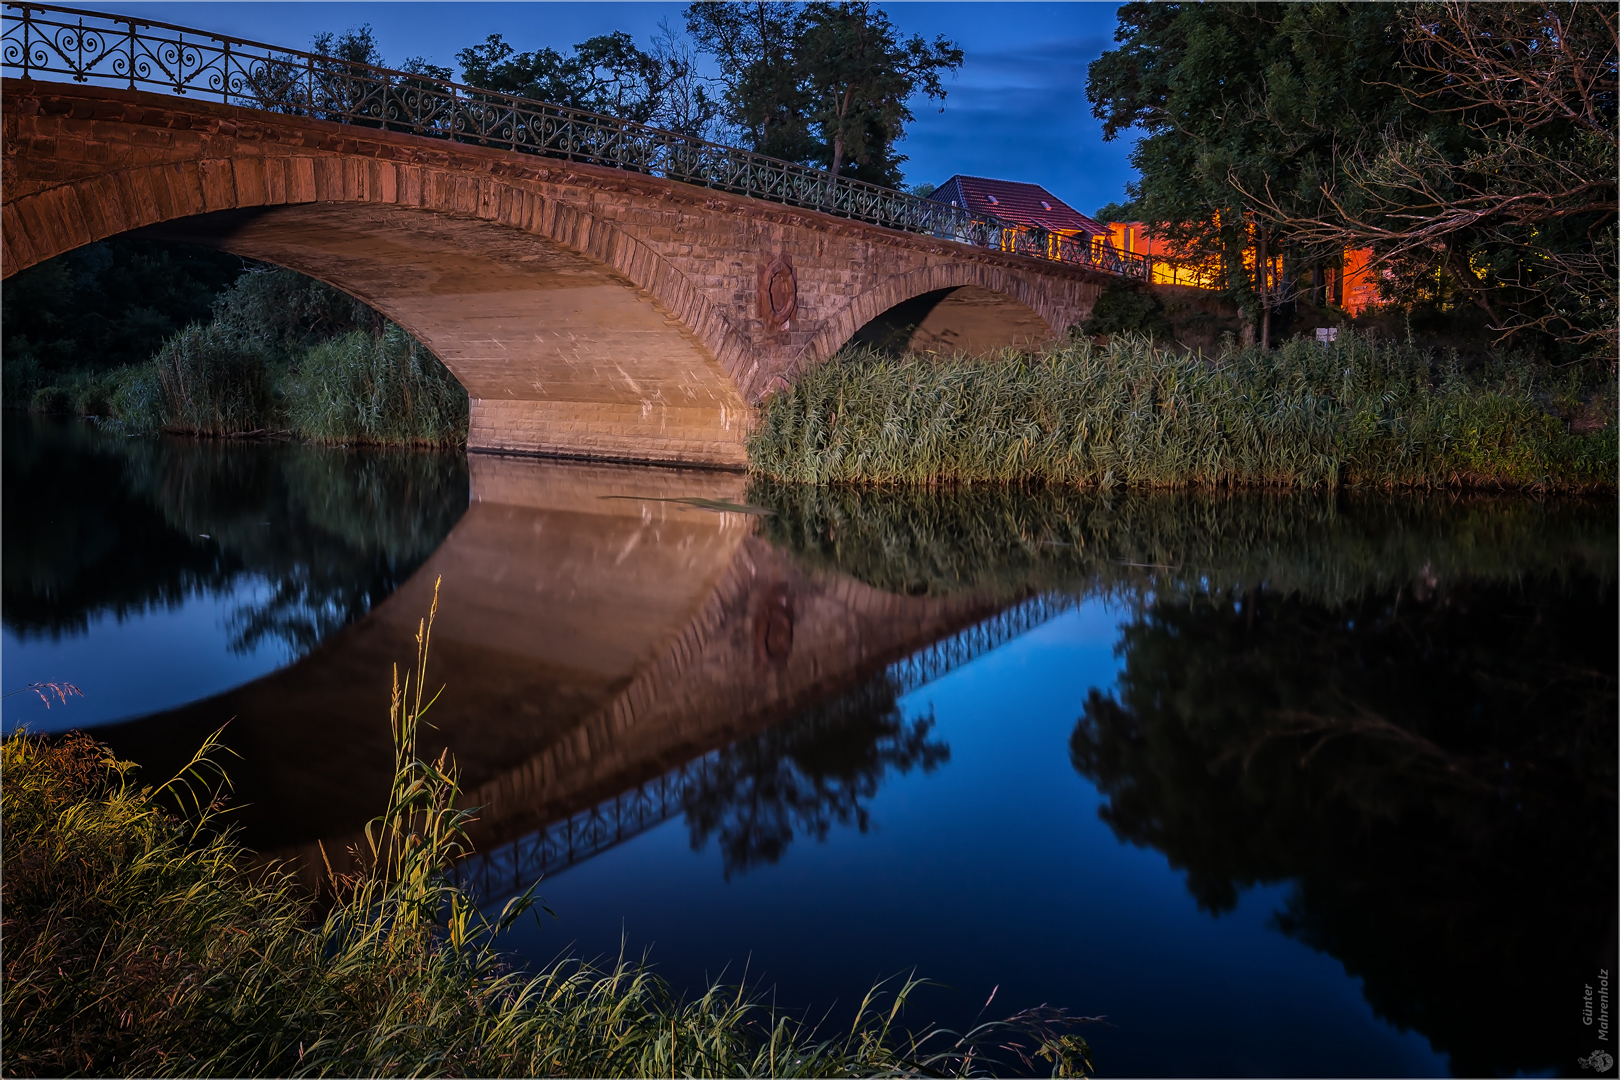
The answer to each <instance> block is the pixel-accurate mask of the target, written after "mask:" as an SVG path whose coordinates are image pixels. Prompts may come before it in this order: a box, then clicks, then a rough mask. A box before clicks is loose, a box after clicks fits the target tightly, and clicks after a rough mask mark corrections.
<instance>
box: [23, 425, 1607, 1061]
mask: <svg viewBox="0 0 1620 1080" xmlns="http://www.w3.org/2000/svg"><path fill="white" fill-rule="evenodd" d="M3 433H4V448H3V450H4V453H3V466H4V483H3V488H0V493H3V498H4V508H3V509H4V518H3V521H4V563H3V570H4V597H3V599H4V608H3V623H4V627H3V634H4V639H3V642H4V652H3V657H0V681H3V689H4V691H5V692H6V693H8V694H9V695H10V696H8V697H6V698H5V699H3V700H4V713H3V715H4V723H5V726H6V728H7V729H8V730H11V729H14V728H16V727H17V726H18V725H22V724H26V725H28V726H29V727H30V728H31V729H33V730H36V731H47V732H51V731H62V730H67V729H69V728H72V727H80V728H85V729H87V730H91V731H93V732H94V733H95V734H96V736H97V737H98V738H101V739H103V740H105V741H107V742H108V743H110V744H111V745H112V747H113V748H114V749H115V750H116V751H117V752H118V753H119V754H120V755H121V756H123V757H127V758H131V759H133V760H136V761H139V762H141V763H143V766H144V767H145V770H146V775H147V776H148V778H162V777H165V776H167V775H168V772H166V771H165V770H170V771H172V769H173V768H174V767H176V766H177V765H178V764H179V763H180V762H183V761H184V759H185V758H186V757H187V756H189V754H190V752H191V750H193V749H194V748H195V747H196V745H197V743H198V742H199V741H200V740H201V738H202V737H203V736H204V735H205V734H206V733H207V732H209V731H211V730H213V729H215V728H217V727H219V726H220V725H221V724H225V723H226V722H227V721H229V725H228V726H227V728H226V734H225V741H226V743H227V744H228V745H229V746H230V747H231V748H232V749H233V750H235V751H236V752H237V753H239V754H240V755H241V758H240V759H231V760H230V761H229V766H230V771H231V774H232V778H233V781H234V782H235V790H236V800H237V802H238V803H239V804H240V806H241V808H240V809H239V810H238V812H237V813H238V817H239V823H240V826H241V828H242V831H243V836H244V838H245V840H246V841H247V842H248V843H249V844H251V845H252V846H253V847H254V848H255V849H257V850H259V851H261V852H264V853H267V854H270V855H275V856H278V857H294V858H302V859H304V860H305V862H306V864H307V863H308V861H309V860H310V859H311V858H312V857H314V856H315V853H317V852H318V851H319V850H320V847H318V846H317V845H318V844H319V845H321V846H323V847H324V848H325V850H326V851H327V852H329V853H330V852H341V851H342V850H343V849H344V848H345V846H346V845H347V844H349V843H352V842H354V841H355V840H356V839H357V838H358V834H359V829H360V828H361V826H362V825H363V823H364V821H365V820H366V819H367V818H369V817H370V816H371V815H372V814H374V813H376V812H377V811H378V810H380V809H381V804H382V798H383V795H384V794H385V792H386V788H387V780H388V773H389V769H390V768H391V762H392V756H391V749H390V743H389V738H390V737H389V730H388V723H387V703H388V694H389V684H390V678H391V674H390V672H391V665H392V664H394V663H399V664H400V665H401V666H402V667H403V666H404V665H406V664H408V663H409V662H410V661H411V659H412V656H413V653H414V646H413V644H412V637H413V635H414V633H415V631H416V627H417V625H418V621H419V620H420V619H421V618H422V617H423V616H424V615H426V613H427V611H428V607H429V604H430V603H431V600H432V596H433V592H434V588H435V583H436V582H437V583H439V586H438V587H439V590H440V593H439V603H440V607H439V614H438V617H437V620H436V622H435V625H434V628H433V646H432V649H433V651H432V654H431V657H430V678H431V679H432V680H433V681H434V683H435V684H438V683H442V684H443V685H444V691H443V695H442V697H441V698H440V700H439V702H438V703H437V704H436V705H435V706H434V707H433V710H432V711H431V712H430V713H429V716H428V720H429V721H430V722H431V723H432V724H433V725H434V727H433V728H432V729H430V730H429V731H427V732H426V733H425V735H424V739H425V741H426V742H427V743H428V745H426V746H424V747H423V749H424V750H425V751H426V752H429V753H436V752H437V751H438V749H440V748H441V747H445V748H448V749H449V750H450V751H451V752H452V753H453V754H454V755H455V758H456V761H457V762H458V764H459V767H460V770H461V776H462V780H463V784H464V787H465V789H466V791H467V792H468V801H469V803H471V804H474V805H478V806H480V807H482V808H483V809H482V811H481V818H480V821H479V822H478V823H477V825H476V826H475V829H474V839H475V840H476V842H477V844H478V847H479V850H480V855H479V856H477V857H476V858H475V859H474V860H472V861H471V862H470V863H469V864H468V865H467V866H466V867H465V870H464V874H465V876H466V878H467V880H468V882H469V884H470V885H472V886H474V887H476V888H477V889H479V890H480V893H481V895H483V896H484V897H485V898H486V899H488V900H489V901H490V902H491V903H499V902H500V901H501V899H502V898H504V897H505V896H509V895H511V894H512V893H513V892H514V891H516V890H519V889H522V888H525V887H527V886H528V885H530V884H532V883H533V882H535V881H539V882H540V885H539V892H540V894H541V895H542V896H543V897H544V899H545V902H546V904H547V905H548V906H549V907H550V908H551V909H552V911H553V912H555V915H556V917H555V918H550V917H545V918H543V919H541V920H539V921H538V922H537V923H525V924H523V926H522V927H521V928H520V929H519V930H517V931H516V932H515V933H514V935H513V936H512V937H511V938H510V939H509V947H511V948H513V949H514V950H516V951H517V952H518V953H520V954H521V955H522V956H523V957H525V958H527V959H528V960H529V961H532V962H537V963H539V962H544V961H545V960H547V959H550V958H551V957H553V956H555V955H557V954H559V953H562V952H573V953H576V954H583V955H585V956H587V957H613V956H616V955H618V953H619V952H620V951H621V949H622V950H623V951H625V952H627V953H629V954H631V955H633V956H638V957H639V956H641V955H643V954H645V955H647V956H648V958H649V959H650V960H651V961H652V962H653V963H654V964H655V965H657V968H658V970H659V971H661V972H662V973H663V974H664V975H665V976H666V977H667V978H669V979H670V980H671V981H672V982H673V983H674V984H675V985H676V986H677V987H678V988H680V989H682V990H683V991H686V992H691V991H693V990H694V989H696V988H698V987H700V986H702V985H703V984H704V983H705V981H706V980H707V979H709V978H711V977H715V976H720V975H724V976H725V977H727V978H729V979H735V978H737V977H739V976H741V975H742V974H743V973H744V972H746V973H747V976H748V978H749V979H750V981H752V982H755V983H756V984H758V985H759V986H761V987H766V988H774V994H775V997H776V1000H777V1002H778V1003H779V1004H780V1005H782V1006H785V1007H789V1008H795V1009H797V1008H804V1007H809V1006H814V1007H815V1008H816V1009H817V1010H818V1011H817V1013H816V1015H821V1012H822V1011H825V1010H829V1009H830V1010H831V1011H832V1014H833V1015H834V1016H837V1015H841V1012H840V1010H847V1009H848V1008H849V1007H850V1006H851V1005H852V1004H853V1002H855V1001H856V1000H858V999H859V997H860V996H861V995H862V994H863V993H864V992H865V990H866V989H867V988H868V987H869V986H870V985H871V984H872V983H873V981H874V980H877V979H881V978H886V977H892V976H895V975H897V974H903V973H907V972H911V971H913V970H915V971H916V972H917V973H918V974H921V975H924V976H926V977H928V978H930V979H932V980H934V983H935V984H936V985H933V986H930V987H927V988H925V989H924V990H922V991H920V992H919V994H918V995H917V997H916V998H915V999H914V1001H913V1005H912V1006H911V1008H910V1011H909V1012H908V1014H907V1019H908V1021H910V1022H912V1023H914V1024H917V1025H921V1024H923V1023H926V1022H929V1021H940V1022H944V1023H948V1024H955V1025H960V1024H965V1023H968V1022H971V1021H972V1019H973V1018H974V1017H975V1016H976V1015H977V1014H979V1013H980V1012H981V1008H982V1007H984V1005H985V1002H986V999H987V998H990V997H991V995H992V992H994V1000H993V1001H991V1002H990V1004H989V1005H988V1007H987V1008H983V1013H984V1015H985V1016H987V1017H988V1016H1004V1015H1008V1014H1010V1013H1012V1012H1014V1011H1016V1010H1018V1009H1022V1008H1026V1007H1029V1006H1033V1005H1037V1004H1041V1003H1047V1004H1051V1005H1056V1006H1061V1007H1064V1008H1067V1009H1069V1010H1070V1011H1072V1012H1074V1013H1078V1014H1082V1015H1088V1016H1099V1017H1102V1018H1103V1019H1102V1020H1101V1021H1099V1022H1098V1023H1096V1024H1094V1025H1091V1026H1089V1027H1088V1028H1087V1029H1086V1031H1085V1034H1086V1035H1087V1038H1088V1039H1089V1041H1090V1042H1091V1044H1092V1046H1093V1050H1094V1054H1095V1057H1096V1060H1097V1066H1098V1069H1099V1072H1100V1073H1101V1074H1102V1075H1363V1076H1381V1075H1390V1076H1404V1075H1448V1074H1451V1073H1455V1074H1457V1075H1482V1074H1512V1073H1544V1074H1551V1073H1556V1074H1564V1073H1571V1074H1573V1073H1578V1072H1579V1068H1578V1066H1577V1065H1576V1059H1577V1058H1578V1057H1580V1056H1582V1055H1585V1054H1587V1053H1589V1052H1590V1051H1591V1050H1593V1049H1596V1048H1598V1045H1599V1044H1597V1043H1594V1042H1593V1041H1592V1035H1591V1031H1592V1029H1590V1028H1587V1027H1585V1026H1584V1025H1583V1023H1582V1016H1581V1001H1582V994H1583V988H1584V986H1585V985H1586V984H1588V983H1592V982H1593V981H1594V980H1595V979H1596V978H1597V976H1598V971H1599V969H1600V968H1604V967H1607V968H1609V969H1610V971H1611V972H1612V970H1613V967H1614V962H1613V959H1612V957H1613V954H1614V949H1615V944H1614V941H1615V929H1614V928H1615V915H1614V913H1615V908H1616V902H1617V897H1616V886H1615V881H1616V845H1615V836H1616V833H1615V812H1616V801H1615V788H1616V776H1615V773H1616V768H1615V761H1616V719H1615V717H1616V712H1615V710H1616V654H1617V645H1620V642H1617V630H1616V626H1617V606H1616V589H1615V576H1616V568H1617V559H1620V545H1617V528H1616V507H1615V504H1614V501H1613V500H1612V499H1609V500H1590V501H1583V500H1569V499H1564V500H1534V499H1528V498H1519V497H1515V498H1508V497H1470V498H1458V497H1453V496H1438V495H1431V496H1408V497H1391V496H1372V495H1352V494H1343V493H1341V494H1338V495H1328V494H1322V495H1312V496H1279V495H1244V496H1229V497H1221V498H1215V497H1191V496H1161V495H1154V496H1117V495H1116V496H1113V497H1103V496H1099V495H1094V494H1076V493H1050V492H1048V493H1033V494H1013V493H1005V492H994V493H985V492H979V493H929V492H888V493H884V492H844V491H834V492H825V491H823V492H814V491H802V490H795V489H791V488H782V487H775V486H770V485H764V484H760V483H757V482H750V481H749V480H747V479H746V478H744V477H741V476H735V475H730V474H718V473H704V472H682V471H676V470H649V469H637V468H628V467H611V466H601V465H584V464H568V463H561V462H545V461H538V460H528V459H515V458H502V457H495V456H488V455H471V456H470V457H462V456H444V455H430V454H407V453H378V452H362V451H353V450H343V449H317V448H310V447H301V446H291V445H243V444H220V443H197V442H183V441H170V440H148V439H129V438H121V437H117V436H113V435H109V434H107V433H104V432H102V431H100V430H99V429H97V428H95V427H94V426H92V425H90V424H87V423H82V422H62V421H45V420H41V419H39V418H32V417H23V416H17V415H15V414H12V415H8V416H6V417H5V419H4V425H3ZM43 682H59V683H60V682H71V683H73V684H75V685H76V686H77V687H79V688H80V689H81V690H82V691H83V696H82V697H70V698H69V699H68V700H67V701H65V702H64V701H60V700H57V699H55V698H52V706H51V707H50V708H47V707H46V706H45V704H44V703H43V702H42V701H41V700H40V698H39V697H38V696H37V695H36V694H34V693H31V692H28V691H27V689H26V687H27V685H28V684H29V683H43ZM18 691H22V692H20V693H19V692H18ZM1588 1044H1591V1045H1588Z"/></svg>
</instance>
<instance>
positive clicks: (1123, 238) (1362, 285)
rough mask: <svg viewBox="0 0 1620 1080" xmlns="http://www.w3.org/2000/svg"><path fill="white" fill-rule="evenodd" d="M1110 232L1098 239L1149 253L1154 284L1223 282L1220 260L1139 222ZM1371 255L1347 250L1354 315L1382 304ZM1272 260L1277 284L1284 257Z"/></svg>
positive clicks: (1249, 255)
mask: <svg viewBox="0 0 1620 1080" xmlns="http://www.w3.org/2000/svg"><path fill="white" fill-rule="evenodd" d="M1108 232H1109V234H1110V237H1109V240H1102V239H1101V238H1099V239H1098V242H1099V243H1108V242H1110V241H1111V242H1112V243H1113V245H1114V247H1115V248H1117V249H1118V250H1120V251H1129V252H1133V253H1135V254H1137V255H1144V256H1146V257H1147V258H1148V259H1149V260H1150V261H1151V265H1152V268H1153V284H1155V285H1192V286H1195V287H1197V288H1200V289H1218V288H1220V287H1221V285H1222V281H1221V265H1220V260H1219V259H1214V258H1206V259H1202V260H1198V259H1188V258H1186V257H1184V256H1182V255H1181V254H1180V253H1179V252H1178V251H1177V250H1176V249H1175V247H1174V246H1173V245H1171V244H1167V243H1166V242H1165V241H1163V240H1159V239H1155V238H1153V237H1151V236H1149V235H1148V234H1147V227H1146V226H1145V225H1143V224H1142V223H1141V222H1140V221H1116V222H1112V223H1111V224H1110V225H1109V226H1108ZM1372 258H1373V253H1372V252H1371V251H1370V250H1368V249H1366V248H1346V249H1345V250H1344V276H1343V302H1342V306H1343V307H1344V309H1345V310H1346V311H1348V312H1349V313H1350V314H1351V315H1360V314H1361V313H1362V312H1363V311H1364V310H1366V309H1367V308H1370V307H1375V306H1377V305H1378V304H1379V303H1380V300H1381V298H1380V297H1379V295H1378V282H1379V280H1380V278H1381V276H1382V275H1381V274H1380V273H1379V272H1378V271H1376V270H1374V269H1372V268H1371V263H1372ZM1271 263H1272V266H1271V275H1272V284H1273V286H1274V287H1275V286H1276V285H1278V284H1280V283H1281V280H1282V258H1281V256H1277V257H1275V258H1273V259H1272V260H1271ZM1243 265H1244V266H1245V267H1246V268H1247V269H1248V270H1249V272H1250V273H1251V274H1252V273H1253V272H1254V253H1253V251H1252V250H1250V251H1245V252H1244V253H1243ZM1333 277H1334V272H1333V271H1332V270H1329V271H1328V280H1329V285H1328V295H1329V296H1332V295H1333V294H1334V293H1335V292H1336V291H1337V290H1336V289H1335V288H1334V283H1333Z"/></svg>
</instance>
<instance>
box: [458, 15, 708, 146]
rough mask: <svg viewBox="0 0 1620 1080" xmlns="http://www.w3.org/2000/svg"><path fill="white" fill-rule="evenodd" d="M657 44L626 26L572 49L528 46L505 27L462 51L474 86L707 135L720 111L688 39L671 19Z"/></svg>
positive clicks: (465, 70)
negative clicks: (648, 45)
mask: <svg viewBox="0 0 1620 1080" xmlns="http://www.w3.org/2000/svg"><path fill="white" fill-rule="evenodd" d="M652 46H653V48H652V51H651V52H647V51H644V50H642V49H641V48H639V47H638V46H637V45H636V43H635V39H633V38H632V37H631V36H630V35H629V34H626V33H624V32H623V31H614V32H613V33H611V34H599V35H597V36H596V37H593V38H588V39H586V40H585V41H582V42H580V43H579V44H578V45H575V46H574V50H573V53H572V55H569V56H563V55H562V54H560V53H558V52H557V51H556V50H555V49H550V48H539V49H535V50H534V51H533V52H526V53H520V52H518V51H517V50H516V49H514V48H513V47H512V46H511V45H509V44H507V42H506V40H505V39H504V38H503V37H502V36H501V35H500V34H491V35H490V36H489V37H488V39H487V40H485V41H484V42H482V43H480V44H478V45H472V46H469V47H468V48H465V49H462V50H461V51H460V52H458V53H457V54H456V62H457V63H458V64H460V65H461V70H462V78H463V79H464V80H465V81H466V82H467V83H469V84H470V85H472V86H478V87H483V88H484V89H487V90H498V91H500V92H501V93H503V94H516V95H518V96H519V97H526V98H534V99H535V100H538V101H546V102H551V103H553V104H556V105H563V106H566V107H568V108H572V109H584V110H586V111H588V112H595V113H601V114H603V115H605V116H613V117H617V118H619V119H621V120H632V121H635V122H636V123H640V124H653V125H655V126H657V127H662V128H665V129H667V130H671V131H678V132H681V133H683V134H688V135H696V136H700V137H701V136H703V135H705V134H707V132H708V129H709V127H710V125H711V123H712V122H713V120H714V118H715V116H716V114H717V113H718V111H719V106H718V103H716V102H715V101H713V100H712V99H711V98H710V97H709V93H708V90H707V88H706V87H705V86H704V85H703V80H702V78H701V76H699V75H698V73H697V69H696V66H695V64H694V62H693V59H692V57H691V56H690V55H688V51H687V49H686V47H685V46H684V44H683V43H682V42H681V41H679V40H677V39H676V37H675V36H674V34H673V33H671V32H670V31H669V29H668V28H667V27H664V28H662V29H661V31H660V33H659V34H658V36H656V37H655V38H654V39H653V42H652Z"/></svg>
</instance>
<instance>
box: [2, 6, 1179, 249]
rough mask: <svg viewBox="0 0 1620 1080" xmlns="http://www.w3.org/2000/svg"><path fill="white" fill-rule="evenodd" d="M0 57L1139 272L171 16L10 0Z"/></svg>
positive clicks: (653, 138) (1027, 236)
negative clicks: (166, 19) (162, 19)
mask: <svg viewBox="0 0 1620 1080" xmlns="http://www.w3.org/2000/svg"><path fill="white" fill-rule="evenodd" d="M0 19H3V21H4V32H3V35H0V69H3V70H4V72H5V74H6V75H8V76H13V77H21V78H25V79H31V78H36V77H38V76H41V75H66V76H69V77H70V78H71V79H72V80H73V81H74V82H80V83H90V84H93V85H102V86H119V87H126V88H128V89H131V90H134V89H138V88H142V87H145V88H153V89H158V90H161V91H162V92H164V93H169V94H178V95H197V96H202V97H206V98H209V99H214V98H217V99H218V100H220V101H222V102H224V103H226V104H230V105H239V106H245V107H248V108H255V109H265V110H268V111H271V112H279V113H284V114H289V115H293V116H311V117H316V118H319V119H323V120H332V121H336V122H338V123H343V124H354V125H358V126H361V127H369V128H381V129H383V130H386V131H403V132H409V133H411V134H413V135H423V136H427V137H430V138H439V139H449V140H453V141H456V142H466V143H475V144H477V145H479V146H492V147H498V148H500V149H504V150H513V151H517V152H519V153H527V154H541V155H545V156H547V157H558V158H565V159H567V160H569V161H582V162H589V163H591V164H595V165H606V166H610V167H612V168H619V169H625V170H628V171H631V172H639V173H646V174H648V175H651V176H660V177H664V178H666V179H669V180H676V181H679V182H681V183H684V184H694V185H697V186H699V187H706V188H713V189H715V190H718V191H726V192H731V193H734V194H738V195H746V196H749V197H751V198H756V199H764V200H767V201H769V202H774V203H781V204H784V205H787V206H798V207H804V208H807V209H811V210H819V211H822V212H824V213H829V214H834V215H837V216H839V217H845V218H851V219H854V220H856V221H864V222H868V223H870V224H873V225H881V226H884V227H886V228H890V229H899V230H901V231H903V232H909V233H917V234H921V235H924V236H933V237H937V238H939V239H942V240H952V241H956V242H958V243H964V244H971V245H974V246H976V247H986V248H995V249H998V250H1001V251H1006V252H1010V253H1012V254H1016V255H1025V256H1031V257H1034V258H1038V259H1047V260H1052V261H1055V262H1062V263H1069V264H1075V265H1081V266H1086V267H1088V268H1092V269H1096V270H1101V271H1104V272H1107V273H1111V274H1121V275H1126V276H1131V277H1140V278H1146V277H1147V276H1148V267H1147V263H1146V261H1145V260H1144V259H1143V258H1142V256H1140V255H1133V254H1130V253H1127V252H1120V251H1117V250H1115V249H1114V248H1113V247H1112V246H1110V245H1107V244H1102V243H1096V242H1093V241H1092V240H1091V238H1089V237H1073V236H1067V235H1058V234H1055V233H1050V232H1047V231H1046V230H1044V229H1034V228H1029V227H1026V226H1020V225H1016V224H1013V223H1011V222H1008V221H1003V220H1001V219H999V218H995V217H990V216H986V215H976V214H971V213H968V212H966V211H964V210H960V209H958V208H955V207H951V206H947V205H945V204H943V203H939V202H934V201H932V200H929V199H924V198H920V197H919V196H916V195H908V194H906V193H905V192H902V191H895V190H893V189H891V188H885V187H879V186H878V185H876V184H868V183H865V182H863V181H859V180H851V179H849V178H847V177H839V178H838V179H837V180H833V179H832V178H831V177H830V175H829V174H828V173H826V172H824V171H822V170H819V169H811V168H807V167H805V166H803V165H796V164H794V163H792V162H788V161H781V160H778V159H776V158H770V157H766V156H764V155H762V154H755V153H751V152H749V151H747V150H739V149H736V148H735V147H730V146H722V145H720V144H718V143H712V142H708V141H707V140H704V139H699V138H695V137H693V136H690V135H682V134H679V133H677V132H671V131H663V130H660V129H658V128H654V127H648V126H646V125H644V124H636V123H632V122H629V121H625V120H616V119H614V118H612V117H609V116H601V115H598V114H596V113H589V112H583V111H581V110H578V109H568V108H563V107H561V106H558V105H550V104H547V103H546V102H543V101H533V100H530V99H528V98H521V97H514V96H512V95H510V94H501V93H496V92H494V91H491V90H481V89H478V88H477V87H472V86H464V85H462V84H460V83H453V82H449V81H447V80H444V79H438V78H434V77H432V76H431V75H425V74H422V73H420V72H409V71H396V70H394V69H391V68H384V67H376V66H374V65H371V64H358V63H352V62H350V61H346V60H339V59H336V58H334V57H330V56H321V55H319V54H316V53H308V52H301V51H299V50H297V49H283V48H281V47H279V46H275V45H266V44H264V43H262V42H256V41H247V40H245V39H242V38H233V37H227V36H225V35H222V34H210V33H207V32H206V31H202V30H194V29H190V28H187V27H183V26H172V25H170V24H168V23H159V22H150V21H147V20H141V19H131V18H127V17H124V16H121V15H109V14H105V13H103V12H96V11H84V10H80V9H78V8H66V7H56V6H54V5H49V4H6V5H5V10H4V14H3V15H0Z"/></svg>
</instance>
